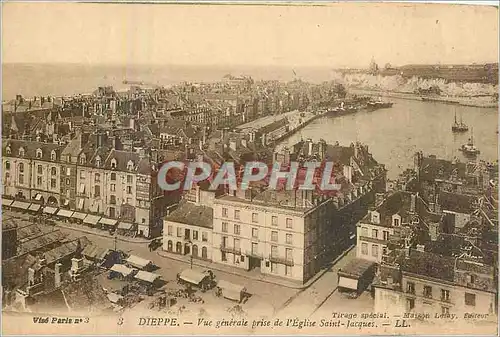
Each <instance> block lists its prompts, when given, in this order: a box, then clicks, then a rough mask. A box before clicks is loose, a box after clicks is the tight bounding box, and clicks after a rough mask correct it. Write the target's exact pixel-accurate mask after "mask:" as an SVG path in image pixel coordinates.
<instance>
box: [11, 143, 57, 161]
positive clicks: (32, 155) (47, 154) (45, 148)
mask: <svg viewBox="0 0 500 337" xmlns="http://www.w3.org/2000/svg"><path fill="white" fill-rule="evenodd" d="M64 147H65V146H62V145H59V144H54V143H42V142H32V141H27V140H18V139H9V140H6V141H5V142H3V144H2V153H3V155H4V156H9V157H19V154H20V149H21V148H22V149H24V157H23V158H27V159H38V160H45V161H51V153H52V151H55V153H56V161H58V160H60V159H61V152H62V150H63V149H64ZM8 149H10V154H8V153H7V152H8V151H7V150H8ZM37 149H41V150H42V157H41V158H40V159H39V158H37V156H36V154H37Z"/></svg>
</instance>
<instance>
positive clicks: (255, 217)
mask: <svg viewBox="0 0 500 337" xmlns="http://www.w3.org/2000/svg"><path fill="white" fill-rule="evenodd" d="M252 222H259V215H258V214H257V213H252Z"/></svg>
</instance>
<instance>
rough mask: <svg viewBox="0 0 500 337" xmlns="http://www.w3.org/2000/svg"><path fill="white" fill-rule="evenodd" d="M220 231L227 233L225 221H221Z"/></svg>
mask: <svg viewBox="0 0 500 337" xmlns="http://www.w3.org/2000/svg"><path fill="white" fill-rule="evenodd" d="M222 232H223V233H227V222H222Z"/></svg>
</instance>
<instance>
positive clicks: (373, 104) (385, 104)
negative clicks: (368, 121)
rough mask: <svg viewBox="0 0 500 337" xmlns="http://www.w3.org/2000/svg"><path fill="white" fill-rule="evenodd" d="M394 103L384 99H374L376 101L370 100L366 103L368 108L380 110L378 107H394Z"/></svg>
mask: <svg viewBox="0 0 500 337" xmlns="http://www.w3.org/2000/svg"><path fill="white" fill-rule="evenodd" d="M393 104H394V103H392V102H383V101H382V100H380V99H379V100H378V101H374V102H368V103H366V108H367V109H368V110H372V111H373V110H378V109H387V108H392V106H393Z"/></svg>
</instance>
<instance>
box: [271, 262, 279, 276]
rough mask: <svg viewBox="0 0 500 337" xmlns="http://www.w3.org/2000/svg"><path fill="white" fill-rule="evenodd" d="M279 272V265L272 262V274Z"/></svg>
mask: <svg viewBox="0 0 500 337" xmlns="http://www.w3.org/2000/svg"><path fill="white" fill-rule="evenodd" d="M277 272H278V264H277V263H275V262H271V273H274V274H276V273H277Z"/></svg>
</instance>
